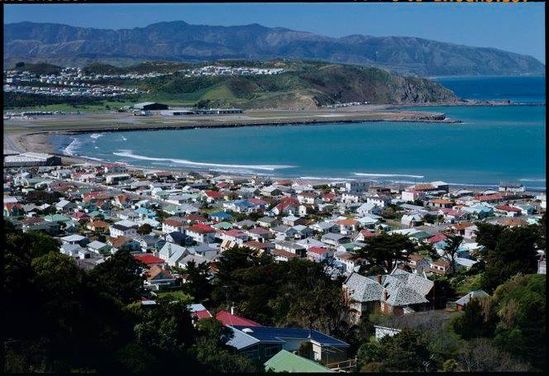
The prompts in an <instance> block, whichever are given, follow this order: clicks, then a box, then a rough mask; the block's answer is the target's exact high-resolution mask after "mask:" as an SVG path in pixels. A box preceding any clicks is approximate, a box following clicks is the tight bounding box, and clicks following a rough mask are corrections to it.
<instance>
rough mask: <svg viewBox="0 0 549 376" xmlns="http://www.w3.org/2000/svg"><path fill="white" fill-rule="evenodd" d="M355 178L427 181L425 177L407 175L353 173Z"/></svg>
mask: <svg viewBox="0 0 549 376" xmlns="http://www.w3.org/2000/svg"><path fill="white" fill-rule="evenodd" d="M353 175H355V176H366V177H372V178H398V177H402V178H412V179H425V176H423V175H407V174H375V173H369V172H353Z"/></svg>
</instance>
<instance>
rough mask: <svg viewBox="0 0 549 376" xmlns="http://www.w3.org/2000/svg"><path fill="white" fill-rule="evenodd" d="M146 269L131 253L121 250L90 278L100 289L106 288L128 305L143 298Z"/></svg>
mask: <svg viewBox="0 0 549 376" xmlns="http://www.w3.org/2000/svg"><path fill="white" fill-rule="evenodd" d="M144 267H145V265H144V264H143V263H141V262H140V261H138V260H136V259H135V258H134V257H133V256H132V255H131V253H130V252H129V251H126V250H119V251H118V252H116V253H115V254H114V255H112V256H111V257H109V258H108V259H107V260H106V261H105V262H103V263H101V264H99V265H97V266H96V267H95V268H94V269H92V271H91V273H90V276H91V277H92V279H93V280H94V281H95V283H97V285H98V288H104V289H105V290H106V291H108V292H109V294H111V295H112V296H114V297H116V298H117V299H119V300H120V301H121V302H122V303H124V304H128V303H132V302H134V301H136V300H138V299H139V298H140V297H141V293H142V290H143V279H144V277H143V276H142V273H143V268H144Z"/></svg>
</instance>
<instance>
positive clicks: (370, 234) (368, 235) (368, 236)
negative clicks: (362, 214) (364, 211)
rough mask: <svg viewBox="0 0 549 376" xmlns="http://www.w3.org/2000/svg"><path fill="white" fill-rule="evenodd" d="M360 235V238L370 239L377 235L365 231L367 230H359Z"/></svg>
mask: <svg viewBox="0 0 549 376" xmlns="http://www.w3.org/2000/svg"><path fill="white" fill-rule="evenodd" d="M360 233H361V234H362V236H364V237H365V238H371V237H374V236H376V235H377V234H376V233H375V232H372V231H370V230H367V229H364V230H361V231H360Z"/></svg>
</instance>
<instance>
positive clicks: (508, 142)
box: [52, 77, 546, 189]
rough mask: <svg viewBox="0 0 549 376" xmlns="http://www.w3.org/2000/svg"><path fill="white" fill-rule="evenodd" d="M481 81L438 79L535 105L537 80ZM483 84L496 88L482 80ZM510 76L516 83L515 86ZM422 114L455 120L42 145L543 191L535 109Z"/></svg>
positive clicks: (187, 164) (231, 166) (202, 164)
mask: <svg viewBox="0 0 549 376" xmlns="http://www.w3.org/2000/svg"><path fill="white" fill-rule="evenodd" d="M486 80H487V78H457V79H456V78H450V79H444V78H440V79H439V81H440V82H441V83H443V84H444V85H446V86H447V87H449V88H450V89H453V90H454V91H455V92H456V94H457V95H458V96H461V97H464V98H473V92H478V91H480V93H477V94H476V97H475V99H507V96H508V97H509V98H510V99H512V100H516V99H517V98H523V99H522V100H521V101H523V102H536V103H545V92H544V88H545V81H544V79H543V78H535V79H534V80H532V78H531V77H516V78H497V79H496V78H490V79H489V80H488V81H486ZM493 80H495V82H496V83H497V84H494V85H492V84H487V83H486V82H492V81H493ZM506 80H507V81H506ZM517 80H518V81H521V80H522V82H523V84H522V85H518V86H517V84H516V82H517ZM480 82H484V84H482V83H480ZM505 82H507V83H508V84H507V85H506V83H505ZM513 88H514V89H513ZM520 88H521V89H520ZM504 89H505V90H504ZM501 95H506V96H504V97H501V98H500V96H501ZM513 95H514V96H513ZM423 109H425V110H433V111H439V112H444V113H446V114H447V115H448V116H449V117H451V118H454V119H459V120H462V121H463V123H461V124H440V123H439V124H437V123H412V122H409V123H408V122H363V123H333V124H324V125H309V126H308V125H305V126H303V125H299V126H279V127H276V126H269V127H243V128H225V129H220V128H218V129H190V130H163V131H134V132H120V133H103V134H91V135H90V134H81V135H77V136H70V137H67V136H54V137H53V139H52V142H53V143H54V144H55V145H56V147H57V148H58V149H59V150H63V151H64V152H65V153H68V154H71V153H72V154H76V155H83V156H88V157H92V158H97V159H101V160H105V161H121V162H127V163H130V164H134V165H139V166H144V167H162V166H164V167H172V168H173V167H181V168H194V169H200V170H211V171H219V172H226V173H246V174H249V173H253V174H266V175H274V176H285V177H307V178H312V177H317V178H333V179H369V180H376V181H385V182H389V181H392V182H417V181H432V180H444V181H447V182H449V183H455V184H468V185H473V184H478V185H495V184H499V183H500V182H503V181H505V182H522V183H523V184H525V185H526V186H527V187H530V188H538V189H539V188H543V187H545V184H546V183H545V106H544V105H529V106H492V107H490V106H478V107H464V106H463V107H429V108H425V107H423Z"/></svg>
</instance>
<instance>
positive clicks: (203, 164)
mask: <svg viewBox="0 0 549 376" xmlns="http://www.w3.org/2000/svg"><path fill="white" fill-rule="evenodd" d="M113 154H114V155H116V156H119V157H126V158H132V159H138V160H142V161H158V162H172V163H176V164H178V165H180V166H189V167H208V168H217V169H219V168H222V169H239V170H242V169H247V170H264V171H275V170H279V169H283V168H294V167H296V166H290V165H239V164H222V163H206V162H194V161H189V160H186V159H174V158H157V157H147V156H145V155H139V154H134V153H133V152H132V151H131V150H120V151H118V152H114V153H113Z"/></svg>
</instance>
